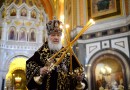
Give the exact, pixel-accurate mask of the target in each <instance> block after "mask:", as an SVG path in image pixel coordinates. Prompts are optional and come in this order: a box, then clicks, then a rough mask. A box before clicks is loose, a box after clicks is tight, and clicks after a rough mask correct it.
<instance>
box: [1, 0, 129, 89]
mask: <svg viewBox="0 0 130 90" xmlns="http://www.w3.org/2000/svg"><path fill="white" fill-rule="evenodd" d="M54 16H55V17H56V18H57V19H59V20H61V21H62V22H63V24H64V26H66V27H64V31H65V30H69V31H70V39H71V40H73V39H74V38H75V37H76V36H77V35H79V32H80V31H81V30H82V29H84V27H85V26H86V24H87V23H88V22H89V20H90V19H93V20H94V22H95V24H93V25H91V26H90V27H89V28H86V29H85V32H84V33H82V35H81V36H80V37H79V38H78V40H77V41H76V42H75V43H74V44H73V47H72V48H73V51H74V52H75V54H76V55H77V57H78V60H79V62H80V63H81V64H82V65H83V67H84V70H85V77H86V78H87V81H88V90H130V47H129V46H130V0H0V90H27V88H26V75H25V74H26V73H25V70H26V67H25V66H26V61H27V60H28V59H29V58H30V57H31V56H32V55H33V54H34V52H35V51H36V50H37V49H38V48H39V47H40V46H41V45H42V44H44V43H45V41H46V40H47V34H46V33H47V32H46V23H47V22H48V21H49V20H52V19H53V17H54ZM67 26H68V27H67ZM64 34H65V32H64ZM64 34H63V39H62V43H63V45H66V44H67V43H66V40H65V39H64V38H65V36H64Z"/></svg>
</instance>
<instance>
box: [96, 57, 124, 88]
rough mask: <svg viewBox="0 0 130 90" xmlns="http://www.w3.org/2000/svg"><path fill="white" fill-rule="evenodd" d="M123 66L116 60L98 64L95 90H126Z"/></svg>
mask: <svg viewBox="0 0 130 90" xmlns="http://www.w3.org/2000/svg"><path fill="white" fill-rule="evenodd" d="M122 70H123V69H122V66H121V64H120V63H119V62H117V61H116V60H114V59H111V58H107V60H106V59H104V60H101V61H100V62H98V64H97V65H96V68H95V79H96V80H95V86H96V87H95V90H124V74H123V71H122Z"/></svg>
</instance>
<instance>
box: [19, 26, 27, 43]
mask: <svg viewBox="0 0 130 90" xmlns="http://www.w3.org/2000/svg"><path fill="white" fill-rule="evenodd" d="M19 41H26V28H24V27H22V28H20V31H19Z"/></svg>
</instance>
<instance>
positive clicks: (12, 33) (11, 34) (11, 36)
mask: <svg viewBox="0 0 130 90" xmlns="http://www.w3.org/2000/svg"><path fill="white" fill-rule="evenodd" d="M8 40H16V28H15V27H14V26H12V27H10V29H9V35H8Z"/></svg>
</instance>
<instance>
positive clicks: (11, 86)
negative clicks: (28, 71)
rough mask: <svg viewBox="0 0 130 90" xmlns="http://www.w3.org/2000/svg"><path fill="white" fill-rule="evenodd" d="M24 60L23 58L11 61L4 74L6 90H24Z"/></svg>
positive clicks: (15, 58) (19, 57)
mask: <svg viewBox="0 0 130 90" xmlns="http://www.w3.org/2000/svg"><path fill="white" fill-rule="evenodd" d="M26 60H27V58H26V57H23V56H18V57H14V58H13V59H12V62H11V63H10V66H9V71H8V73H7V74H6V90H26V75H25V68H26Z"/></svg>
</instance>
